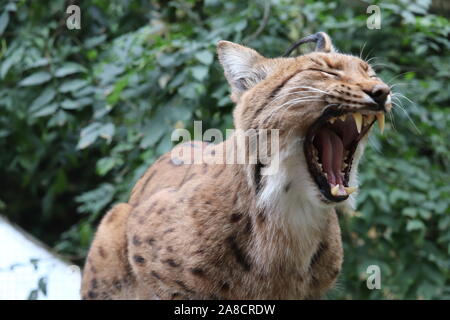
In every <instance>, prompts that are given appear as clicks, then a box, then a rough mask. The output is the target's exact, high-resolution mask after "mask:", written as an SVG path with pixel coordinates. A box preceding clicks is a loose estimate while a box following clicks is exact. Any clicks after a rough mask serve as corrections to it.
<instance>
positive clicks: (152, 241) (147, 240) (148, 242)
mask: <svg viewBox="0 0 450 320" xmlns="http://www.w3.org/2000/svg"><path fill="white" fill-rule="evenodd" d="M145 242H147V244H148V245H149V246H153V244H154V243H155V238H152V237H148V238H147V239H146V240H145Z"/></svg>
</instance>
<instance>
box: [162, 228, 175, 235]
mask: <svg viewBox="0 0 450 320" xmlns="http://www.w3.org/2000/svg"><path fill="white" fill-rule="evenodd" d="M174 231H175V228H169V229H167V230H166V231H164V234H167V233H171V232H174Z"/></svg>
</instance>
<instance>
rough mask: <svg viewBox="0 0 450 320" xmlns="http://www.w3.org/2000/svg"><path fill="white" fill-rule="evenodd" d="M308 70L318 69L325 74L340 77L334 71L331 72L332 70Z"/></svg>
mask: <svg viewBox="0 0 450 320" xmlns="http://www.w3.org/2000/svg"><path fill="white" fill-rule="evenodd" d="M309 70H311V71H318V72H321V73H325V74H328V75H331V76H334V77H338V78H339V77H340V76H339V74H338V73H335V72H332V71H325V70H322V69H309Z"/></svg>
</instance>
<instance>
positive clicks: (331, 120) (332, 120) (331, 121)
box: [328, 118, 336, 124]
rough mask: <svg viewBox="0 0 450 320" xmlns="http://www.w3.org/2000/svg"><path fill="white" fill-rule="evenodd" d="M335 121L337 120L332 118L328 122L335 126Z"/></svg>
mask: <svg viewBox="0 0 450 320" xmlns="http://www.w3.org/2000/svg"><path fill="white" fill-rule="evenodd" d="M335 121H336V118H330V119H328V122H329V123H331V124H333V123H334V122H335Z"/></svg>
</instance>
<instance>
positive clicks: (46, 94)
mask: <svg viewBox="0 0 450 320" xmlns="http://www.w3.org/2000/svg"><path fill="white" fill-rule="evenodd" d="M55 96H56V91H55V89H53V88H51V87H47V88H45V90H44V91H42V93H41V94H40V95H39V97H37V98H36V99H35V100H34V101H33V103H32V104H31V106H30V109H29V110H30V112H35V111H37V110H38V109H40V108H41V107H42V106H44V105H45V104H48V103H50V102H51V101H52V100H53V99H54V98H55Z"/></svg>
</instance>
